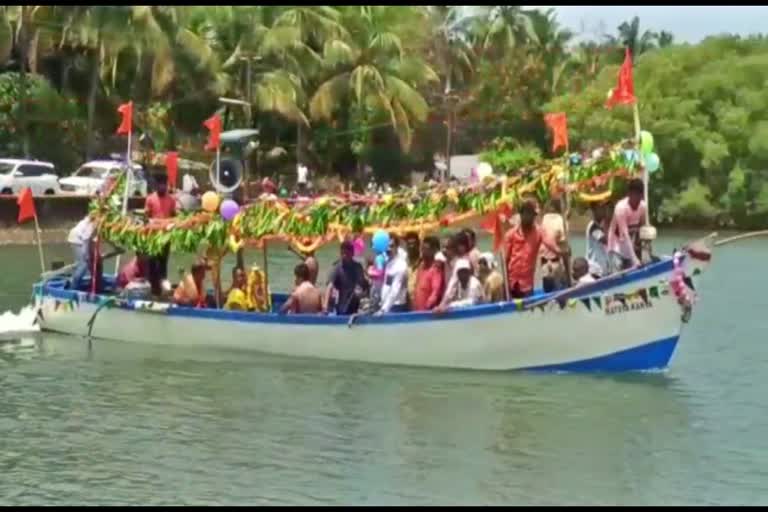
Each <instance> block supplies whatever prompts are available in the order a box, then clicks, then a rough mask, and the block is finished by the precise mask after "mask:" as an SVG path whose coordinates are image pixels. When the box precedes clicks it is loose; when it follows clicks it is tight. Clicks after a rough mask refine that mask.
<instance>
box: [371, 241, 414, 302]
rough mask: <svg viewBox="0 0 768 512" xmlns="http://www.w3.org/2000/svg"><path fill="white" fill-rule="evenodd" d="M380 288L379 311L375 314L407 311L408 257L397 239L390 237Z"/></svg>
mask: <svg viewBox="0 0 768 512" xmlns="http://www.w3.org/2000/svg"><path fill="white" fill-rule="evenodd" d="M387 258H388V261H387V265H386V266H385V267H384V286H383V287H382V288H381V309H380V310H379V311H378V313H377V314H383V313H404V312H406V311H408V255H407V254H406V252H405V251H404V250H401V248H400V246H399V240H398V239H397V237H394V236H392V237H390V239H389V248H388V249H387Z"/></svg>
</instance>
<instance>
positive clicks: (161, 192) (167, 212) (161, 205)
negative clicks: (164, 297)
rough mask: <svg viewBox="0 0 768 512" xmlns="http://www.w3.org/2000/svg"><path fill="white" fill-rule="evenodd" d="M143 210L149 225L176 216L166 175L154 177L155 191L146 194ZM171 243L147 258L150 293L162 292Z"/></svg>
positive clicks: (166, 276)
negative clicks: (155, 254) (158, 252)
mask: <svg viewBox="0 0 768 512" xmlns="http://www.w3.org/2000/svg"><path fill="white" fill-rule="evenodd" d="M144 212H145V214H146V216H147V218H148V219H149V223H150V225H152V224H154V223H155V222H156V221H157V220H160V219H169V218H171V217H175V216H176V200H175V199H174V198H173V197H171V196H170V195H169V194H168V176H166V175H165V174H158V175H157V176H156V177H155V191H154V192H152V193H151V194H150V195H148V196H147V199H146V201H145V202H144ZM170 250H171V244H170V243H169V244H167V245H166V246H165V247H163V249H162V250H161V251H160V254H158V255H157V256H152V257H150V259H149V283H150V284H151V285H152V293H153V294H154V295H160V294H161V293H162V286H161V283H162V282H163V281H164V280H165V279H168V257H169V256H170Z"/></svg>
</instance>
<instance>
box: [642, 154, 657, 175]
mask: <svg viewBox="0 0 768 512" xmlns="http://www.w3.org/2000/svg"><path fill="white" fill-rule="evenodd" d="M659 167H661V160H659V155H657V154H656V153H651V154H649V155H646V157H645V169H646V170H647V171H648V174H653V173H654V172H656V171H658V170H659Z"/></svg>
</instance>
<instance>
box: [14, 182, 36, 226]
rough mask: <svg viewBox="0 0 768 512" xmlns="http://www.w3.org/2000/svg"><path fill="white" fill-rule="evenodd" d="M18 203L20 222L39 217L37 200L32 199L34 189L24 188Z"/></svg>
mask: <svg viewBox="0 0 768 512" xmlns="http://www.w3.org/2000/svg"><path fill="white" fill-rule="evenodd" d="M16 204H17V205H19V224H21V223H22V222H25V221H28V220H29V219H34V218H35V217H37V212H36V211H35V201H34V199H32V190H30V188H29V187H25V188H23V189H22V191H21V194H19V198H18V199H17V200H16Z"/></svg>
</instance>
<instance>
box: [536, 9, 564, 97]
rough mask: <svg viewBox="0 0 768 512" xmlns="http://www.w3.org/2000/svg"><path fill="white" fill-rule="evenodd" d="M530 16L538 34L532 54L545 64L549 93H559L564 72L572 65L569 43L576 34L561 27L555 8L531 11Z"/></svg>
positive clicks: (545, 78) (545, 76) (544, 70)
mask: <svg viewBox="0 0 768 512" xmlns="http://www.w3.org/2000/svg"><path fill="white" fill-rule="evenodd" d="M528 16H529V17H530V20H531V25H532V27H533V31H534V34H535V35H536V38H535V40H533V41H532V42H531V54H532V56H533V57H534V58H535V59H536V60H538V61H540V63H541V65H542V66H543V72H544V80H545V83H546V89H547V92H548V94H549V95H554V94H556V93H557V90H558V86H559V85H560V82H561V79H562V77H563V75H564V72H565V71H566V69H567V67H568V66H569V65H571V60H570V57H569V53H568V44H569V43H570V42H571V40H572V39H573V36H574V34H573V32H571V31H570V30H568V29H563V28H562V27H560V25H559V23H558V22H557V15H556V14H555V10H554V9H547V10H546V11H544V12H542V11H539V10H533V11H529V12H528Z"/></svg>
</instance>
